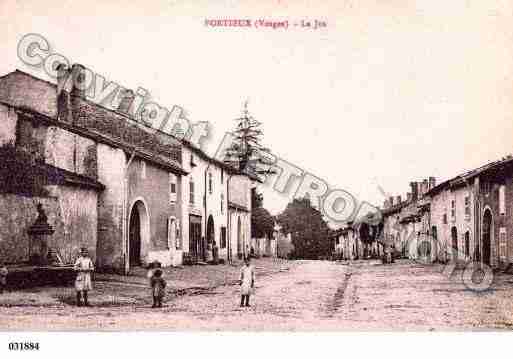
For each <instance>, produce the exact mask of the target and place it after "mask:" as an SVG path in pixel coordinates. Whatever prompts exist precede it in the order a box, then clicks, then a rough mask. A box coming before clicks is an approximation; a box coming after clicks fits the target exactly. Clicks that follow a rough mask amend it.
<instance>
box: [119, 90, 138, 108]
mask: <svg viewBox="0 0 513 359" xmlns="http://www.w3.org/2000/svg"><path fill="white" fill-rule="evenodd" d="M118 96H119V97H120V101H119V106H118V111H120V112H123V113H126V114H128V113H129V112H130V107H131V106H132V102H133V101H134V99H135V95H134V91H132V90H130V89H127V90H123V91H121V90H120V91H119V95H118Z"/></svg>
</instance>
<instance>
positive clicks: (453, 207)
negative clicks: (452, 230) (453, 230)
mask: <svg viewBox="0 0 513 359" xmlns="http://www.w3.org/2000/svg"><path fill="white" fill-rule="evenodd" d="M455 217H456V201H455V200H452V201H451V218H453V219H454V218H455Z"/></svg>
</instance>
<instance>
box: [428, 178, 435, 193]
mask: <svg viewBox="0 0 513 359" xmlns="http://www.w3.org/2000/svg"><path fill="white" fill-rule="evenodd" d="M435 186H436V178H435V177H429V189H430V190H431V189H433V188H435Z"/></svg>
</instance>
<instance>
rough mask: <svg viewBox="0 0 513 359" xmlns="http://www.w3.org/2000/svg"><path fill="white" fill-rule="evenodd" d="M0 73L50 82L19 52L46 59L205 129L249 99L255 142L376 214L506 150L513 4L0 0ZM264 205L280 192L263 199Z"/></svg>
mask: <svg viewBox="0 0 513 359" xmlns="http://www.w3.org/2000/svg"><path fill="white" fill-rule="evenodd" d="M219 18H221V19H226V18H230V19H231V18H236V19H238V18H242V19H251V20H256V19H266V20H278V21H280V20H288V21H289V22H291V23H294V22H299V21H301V20H303V19H304V20H315V19H318V20H321V21H325V22H326V23H327V27H326V28H324V29H318V30H306V29H301V28H294V27H292V28H289V29H288V30H283V29H275V30H273V29H255V28H249V29H248V28H210V27H206V26H205V25H204V21H205V19H219ZM0 24H2V26H6V27H7V28H6V29H2V31H0V34H1V35H0V36H3V38H1V41H0V49H1V54H2V61H1V62H0V75H2V74H5V73H7V72H10V71H13V70H14V69H16V68H19V69H21V70H24V71H26V72H30V73H33V74H35V75H36V76H38V77H43V78H45V74H44V72H42V70H40V69H31V68H29V67H28V66H27V65H25V64H23V63H22V62H21V61H20V60H19V59H18V58H17V55H16V47H17V43H18V41H19V40H20V39H21V37H22V36H23V35H25V34H27V33H39V34H41V35H43V36H44V37H45V38H46V39H48V40H49V42H50V44H51V47H52V50H54V51H55V52H58V53H61V54H63V55H65V56H66V57H68V58H69V59H70V60H71V61H72V62H78V63H82V64H83V65H85V66H87V67H88V68H90V69H92V70H94V71H96V72H98V73H100V74H103V75H104V76H105V77H106V78H107V79H109V80H114V81H116V82H118V83H119V84H121V85H123V86H125V87H128V88H133V89H136V88H137V87H139V86H140V87H144V88H145V89H147V90H148V91H149V92H150V93H151V95H152V97H153V99H154V100H155V101H156V102H158V103H159V104H161V105H163V106H167V107H168V108H171V107H172V106H173V105H179V106H182V107H184V108H185V109H186V110H187V112H188V113H189V117H190V119H191V120H192V121H193V122H194V121H209V122H210V123H211V124H212V125H213V128H214V136H213V139H212V140H210V142H209V143H208V144H207V145H208V146H207V151H208V152H213V151H214V150H215V148H216V146H217V144H218V142H219V141H220V138H221V136H222V134H223V133H224V132H225V131H227V130H230V129H232V128H233V126H234V121H233V119H234V118H236V117H237V116H238V115H239V114H240V111H241V109H242V105H243V102H244V101H245V100H246V99H249V109H250V111H251V113H252V114H253V115H254V116H255V117H256V118H257V119H258V120H260V121H262V122H263V123H264V132H265V144H266V145H267V146H268V147H270V148H271V149H272V150H273V152H274V153H276V154H277V155H279V156H280V157H282V158H284V159H286V160H287V161H288V162H291V163H294V164H295V165H297V166H299V167H301V168H303V169H305V170H307V171H309V172H310V173H312V174H313V175H315V176H317V177H320V178H323V179H324V180H326V181H327V182H328V183H329V184H330V185H331V186H332V187H336V188H341V189H344V190H347V191H348V192H350V193H352V194H353V195H355V196H356V197H357V198H358V199H359V200H367V201H369V202H371V203H374V204H378V205H381V204H382V202H383V199H384V198H383V197H382V195H381V194H380V193H379V191H378V190H377V185H378V184H379V185H380V186H381V187H383V188H384V189H385V191H387V192H389V193H390V194H393V195H397V194H401V195H402V196H403V197H405V193H406V191H407V190H408V189H409V187H408V183H409V182H410V181H412V180H422V179H423V178H427V177H429V176H436V177H437V179H438V180H439V181H440V180H442V179H447V178H448V177H452V176H454V175H456V174H458V173H459V172H461V171H462V170H466V169H471V168H473V167H476V166H479V165H481V164H484V163H486V162H488V161H491V160H496V159H499V158H500V157H502V156H505V155H506V154H509V153H512V152H513V116H512V114H513V96H512V95H513V26H512V24H513V2H512V1H505V0H502V1H486V2H485V1H477V0H476V1H474V0H451V1H433V0H431V1H400V0H389V1H378V0H374V1H371V0H359V1H354V0H346V1H325V2H324V3H323V4H319V2H316V1H285V0H281V1H278V0H275V1H267V0H265V1H263V0H259V1H194V2H185V1H171V0H168V1H151V0H145V1H129V2H127V1H88V2H87V5H79V4H75V2H72V1H65V0H59V1H53V0H47V1H22V2H20V1H14V0H1V1H0ZM264 196H265V199H264V205H265V206H266V207H267V208H268V209H269V210H270V211H271V212H272V213H273V214H276V213H278V212H279V211H281V210H282V209H283V208H284V207H285V205H286V203H287V201H288V199H287V198H284V197H283V196H279V195H277V194H275V193H273V191H272V190H265V193H264Z"/></svg>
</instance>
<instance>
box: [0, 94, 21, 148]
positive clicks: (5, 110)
mask: <svg viewBox="0 0 513 359" xmlns="http://www.w3.org/2000/svg"><path fill="white" fill-rule="evenodd" d="M17 122H18V115H17V114H16V112H15V111H14V110H13V109H12V108H11V107H9V106H5V105H2V104H0V146H2V145H4V144H6V143H9V142H12V143H14V142H15V141H16V126H17Z"/></svg>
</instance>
